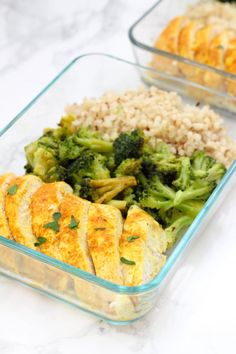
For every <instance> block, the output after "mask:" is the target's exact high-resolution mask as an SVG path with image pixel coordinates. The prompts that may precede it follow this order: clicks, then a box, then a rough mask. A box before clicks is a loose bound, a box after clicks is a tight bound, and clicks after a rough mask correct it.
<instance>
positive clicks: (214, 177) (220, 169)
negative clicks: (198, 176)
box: [206, 162, 226, 184]
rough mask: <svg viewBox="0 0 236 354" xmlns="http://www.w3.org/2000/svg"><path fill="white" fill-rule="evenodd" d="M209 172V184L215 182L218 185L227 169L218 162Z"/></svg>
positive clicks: (207, 179)
mask: <svg viewBox="0 0 236 354" xmlns="http://www.w3.org/2000/svg"><path fill="white" fill-rule="evenodd" d="M207 172H208V173H207V177H206V181H207V182H209V183H212V182H215V183H216V184H218V183H219V182H220V180H221V179H222V178H223V176H224V174H225V172H226V168H225V166H224V165H222V164H221V163H219V162H216V163H215V164H214V165H213V166H212V167H211V168H210V169H209V170H208V171H207Z"/></svg>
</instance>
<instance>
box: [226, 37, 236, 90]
mask: <svg viewBox="0 0 236 354" xmlns="http://www.w3.org/2000/svg"><path fill="white" fill-rule="evenodd" d="M224 64H225V70H226V71H228V72H229V73H231V74H234V75H236V38H232V39H231V40H230V41H229V45H228V49H227V50H226V52H225V56H224ZM226 85H227V91H228V92H229V93H230V94H231V95H233V96H236V80H235V79H227V83H226Z"/></svg>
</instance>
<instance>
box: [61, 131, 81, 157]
mask: <svg viewBox="0 0 236 354" xmlns="http://www.w3.org/2000/svg"><path fill="white" fill-rule="evenodd" d="M81 152H82V148H81V147H79V146H78V145H77V144H76V143H75V141H74V136H73V135H72V136H70V137H68V138H66V139H65V140H62V141H60V142H59V159H60V161H62V162H64V161H67V160H75V159H76V158H78V157H79V156H80V154H81Z"/></svg>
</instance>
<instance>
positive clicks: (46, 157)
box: [25, 136, 65, 182]
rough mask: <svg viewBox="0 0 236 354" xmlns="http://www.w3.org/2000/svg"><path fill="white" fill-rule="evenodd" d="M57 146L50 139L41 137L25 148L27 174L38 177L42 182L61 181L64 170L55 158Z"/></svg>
mask: <svg viewBox="0 0 236 354" xmlns="http://www.w3.org/2000/svg"><path fill="white" fill-rule="evenodd" d="M57 151H58V149H57V144H56V143H55V141H54V140H53V139H52V138H51V137H47V136H46V137H45V136H43V137H41V138H40V139H39V140H37V141H35V142H33V143H31V144H29V145H27V146H26V147H25V154H26V159H27V165H26V168H27V172H28V171H30V172H31V173H33V174H35V175H36V176H39V177H40V178H41V179H42V180H43V181H44V182H54V181H58V180H63V179H64V176H65V170H64V168H63V167H62V166H60V165H59V162H58V160H57V158H56V154H57Z"/></svg>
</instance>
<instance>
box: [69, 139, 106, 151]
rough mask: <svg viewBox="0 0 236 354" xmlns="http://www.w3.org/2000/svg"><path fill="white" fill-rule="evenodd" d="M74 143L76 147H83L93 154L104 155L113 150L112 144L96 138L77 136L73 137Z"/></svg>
mask: <svg viewBox="0 0 236 354" xmlns="http://www.w3.org/2000/svg"><path fill="white" fill-rule="evenodd" d="M74 141H75V143H77V144H78V145H81V146H84V147H86V148H88V149H90V150H92V151H94V152H99V153H104V154H105V153H110V152H112V149H113V147H112V143H111V142H109V141H106V140H101V139H96V138H89V139H88V138H79V137H78V136H75V137H74Z"/></svg>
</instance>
